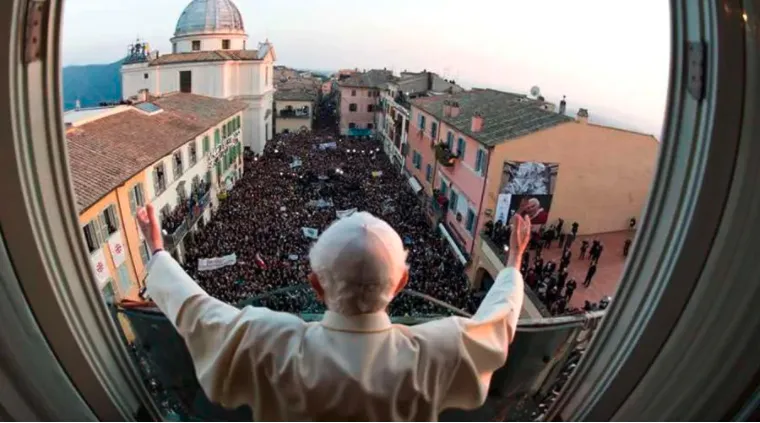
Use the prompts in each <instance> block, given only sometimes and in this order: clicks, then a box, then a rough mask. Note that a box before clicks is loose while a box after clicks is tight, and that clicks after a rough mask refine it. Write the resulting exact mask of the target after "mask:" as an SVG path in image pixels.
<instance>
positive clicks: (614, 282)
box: [531, 223, 634, 308]
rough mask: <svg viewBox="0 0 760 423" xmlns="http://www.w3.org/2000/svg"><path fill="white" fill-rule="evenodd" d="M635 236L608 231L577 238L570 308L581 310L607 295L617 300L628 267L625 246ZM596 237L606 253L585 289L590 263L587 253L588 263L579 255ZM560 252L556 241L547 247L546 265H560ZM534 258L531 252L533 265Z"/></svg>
mask: <svg viewBox="0 0 760 423" xmlns="http://www.w3.org/2000/svg"><path fill="white" fill-rule="evenodd" d="M566 224H567V223H566ZM633 234H634V232H632V231H621V232H609V233H604V234H597V235H580V236H578V237H577V238H576V239H575V242H573V246H572V248H571V251H572V254H573V255H572V258H571V259H570V267H569V272H570V276H569V277H570V278H575V280H576V281H578V288H577V289H576V290H575V293H573V298H572V299H571V300H570V307H578V308H582V307H583V303H584V301H586V300H588V301H590V302H592V303H595V302H599V300H601V299H602V297H604V296H605V295H609V296H610V297H613V298H614V296H615V290H616V289H617V286H618V283H620V275H621V274H622V273H623V265H624V264H625V257H623V244H624V242H625V240H626V239H627V238H633ZM595 238H598V239H599V240H600V241H602V244H604V251H603V252H602V256H601V257H600V258H599V264H598V265H597V266H596V274H595V275H594V278H593V279H591V286H589V287H588V288H586V287H584V286H583V280H584V279H586V272H587V271H588V267H589V263H590V261H589V259H588V251H586V260H581V259H579V258H578V256H579V255H580V249H581V241H583V240H584V239H587V240H588V241H589V248H590V246H591V241H592V240H593V239H595ZM561 253H562V250H561V249H560V248H558V247H557V241H554V242H553V243H552V248H550V249H546V248H544V250H543V252H542V253H541V255H542V256H543V258H544V262H546V261H547V260H554V261H555V262H556V263H557V265H559V262H560V257H561V255H562V254H561ZM533 257H534V254H533V252H531V263H532V262H533Z"/></svg>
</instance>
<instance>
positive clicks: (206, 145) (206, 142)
mask: <svg viewBox="0 0 760 423" xmlns="http://www.w3.org/2000/svg"><path fill="white" fill-rule="evenodd" d="M208 150H209V139H208V135H206V136H205V137H203V155H204V156H205V155H206V154H208Z"/></svg>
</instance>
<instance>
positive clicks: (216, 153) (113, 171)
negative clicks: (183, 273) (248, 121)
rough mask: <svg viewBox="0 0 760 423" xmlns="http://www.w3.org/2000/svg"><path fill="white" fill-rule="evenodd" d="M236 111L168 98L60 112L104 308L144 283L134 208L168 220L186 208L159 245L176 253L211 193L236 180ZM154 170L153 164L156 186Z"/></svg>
mask: <svg viewBox="0 0 760 423" xmlns="http://www.w3.org/2000/svg"><path fill="white" fill-rule="evenodd" d="M245 108H246V104H245V103H244V102H239V101H229V100H223V99H216V98H211V97H204V96H199V95H194V94H186V93H176V94H169V95H166V96H163V97H156V98H151V99H149V101H146V102H143V103H139V104H136V105H134V106H118V107H117V108H106V109H89V110H84V109H83V110H78V111H75V112H73V113H67V115H66V116H65V120H66V122H67V130H66V138H67V139H68V147H69V162H70V165H71V166H70V168H71V174H72V179H73V184H74V191H75V193H76V200H77V209H78V211H79V223H80V225H81V227H82V233H83V236H84V239H85V243H86V245H87V248H88V250H89V252H90V261H91V263H92V269H93V272H94V274H95V278H96V280H97V283H98V288H99V289H100V290H101V292H102V293H103V296H104V297H105V299H106V300H107V301H119V300H123V299H133V300H136V299H138V294H139V289H140V287H141V286H142V282H143V280H144V279H145V276H146V271H145V267H146V265H147V264H148V261H149V260H150V256H151V253H152V252H151V251H149V250H148V246H147V244H146V242H145V241H144V238H143V235H142V232H141V231H140V230H139V229H138V226H137V220H136V218H135V215H136V212H137V210H138V209H139V207H141V206H143V205H145V204H146V203H148V202H151V203H153V204H154V206H156V207H157V209H164V210H166V211H167V213H171V212H173V211H177V210H179V209H183V208H188V205H191V206H192V207H191V208H192V211H191V212H189V214H188V215H186V216H185V218H184V220H183V222H184V223H183V224H182V225H180V226H179V228H180V229H181V231H180V230H179V229H178V230H176V231H173V232H172V233H170V234H168V235H167V236H165V237H164V238H165V243H166V244H167V249H168V250H170V251H172V252H173V253H176V252H177V251H179V247H178V246H179V245H181V242H182V238H183V237H184V236H185V235H186V234H187V233H189V232H190V231H193V230H196V225H197V223H198V222H199V220H201V219H203V220H208V219H209V218H210V208H211V207H213V206H212V204H215V203H216V200H215V198H216V194H217V192H218V191H219V190H221V189H228V188H229V187H230V186H231V185H232V184H234V181H236V180H237V179H239V177H240V176H242V144H241V139H240V134H241V132H242V127H241V121H242V119H241V113H242V110H244V109H245ZM212 136H214V138H213V139H214V141H213V144H212ZM156 163H162V166H163V167H162V169H161V171H160V172H159V173H160V178H161V179H160V180H157V176H156V175H157V171H156ZM164 163H165V164H164ZM214 169H216V172H215V174H214V172H212V170H214ZM233 171H234V173H235V174H234V175H233V174H232V173H233ZM214 176H216V177H214ZM223 177H225V178H226V179H223ZM155 187H160V188H161V189H160V190H157V189H156V188H155ZM201 191H202V192H201ZM193 199H195V200H193ZM211 199H214V201H213V202H212V201H211ZM193 201H195V203H194V204H191V203H192V202H193ZM180 211H181V210H180ZM180 232H181V233H180ZM167 238H171V240H167Z"/></svg>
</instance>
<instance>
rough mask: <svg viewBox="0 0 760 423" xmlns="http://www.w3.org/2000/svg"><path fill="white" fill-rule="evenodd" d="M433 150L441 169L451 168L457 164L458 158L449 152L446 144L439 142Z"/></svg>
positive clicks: (449, 149)
mask: <svg viewBox="0 0 760 423" xmlns="http://www.w3.org/2000/svg"><path fill="white" fill-rule="evenodd" d="M433 148H434V149H435V159H436V160H437V161H438V163H439V164H440V165H441V166H443V167H453V166H454V165H455V164H456V163H457V159H459V156H458V155H457V154H456V153H455V152H453V151H451V148H449V146H448V144H446V143H442V142H439V143H437V144H435V146H434V147H433Z"/></svg>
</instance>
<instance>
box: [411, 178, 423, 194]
mask: <svg viewBox="0 0 760 423" xmlns="http://www.w3.org/2000/svg"><path fill="white" fill-rule="evenodd" d="M409 185H411V186H412V189H413V190H414V193H415V194H417V193H418V192H420V191H422V185H420V183H419V182H418V181H417V178H415V177H414V176H412V177H411V178H409Z"/></svg>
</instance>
